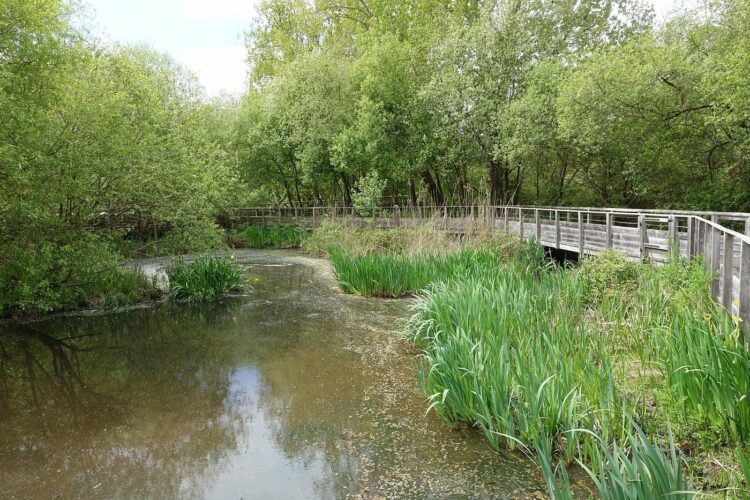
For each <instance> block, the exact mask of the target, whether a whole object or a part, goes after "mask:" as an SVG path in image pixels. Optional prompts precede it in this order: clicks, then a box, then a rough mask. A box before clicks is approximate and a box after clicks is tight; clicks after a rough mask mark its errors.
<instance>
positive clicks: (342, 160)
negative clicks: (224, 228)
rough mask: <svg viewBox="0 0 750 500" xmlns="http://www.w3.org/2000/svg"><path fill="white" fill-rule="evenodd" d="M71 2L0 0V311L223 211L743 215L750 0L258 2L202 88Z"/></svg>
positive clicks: (749, 173) (200, 235)
mask: <svg viewBox="0 0 750 500" xmlns="http://www.w3.org/2000/svg"><path fill="white" fill-rule="evenodd" d="M86 18H87V15H86V8H85V6H84V7H80V6H79V5H78V4H77V3H70V2H66V1H62V0H34V1H28V0H3V1H2V3H1V4H0V117H2V120H1V121H0V249H2V256H1V258H0V297H1V298H0V313H2V312H7V311H8V310H9V309H12V308H20V309H22V310H23V309H27V308H30V307H36V308H41V309H50V308H54V306H55V304H56V302H59V301H60V300H61V299H60V297H61V296H63V295H65V294H66V293H68V291H69V290H70V289H74V288H76V287H80V286H82V285H83V284H86V283H90V282H92V281H96V280H97V279H98V278H97V276H100V275H101V273H105V272H106V271H107V270H108V269H111V268H112V267H113V266H114V265H116V261H117V258H118V256H120V255H127V254H131V253H132V252H133V251H135V250H138V249H144V248H145V249H146V251H148V252H151V253H162V254H172V253H178V252H186V251H201V250H207V249H210V248H215V247H216V246H218V245H220V244H221V243H222V238H223V234H222V232H221V230H220V229H219V226H218V225H217V222H221V220H222V216H223V215H226V214H227V213H229V212H230V211H231V209H232V207H237V206H242V205H245V206H247V205H255V204H272V205H293V206H302V205H313V204H314V205H324V204H337V205H349V204H350V203H352V200H353V198H354V199H356V197H357V195H358V194H360V193H362V192H367V193H370V194H372V193H375V195H376V196H379V195H381V194H382V195H383V197H382V199H381V200H382V202H383V203H388V204H390V203H402V204H403V203H414V204H416V203H421V204H438V205H440V204H445V203H451V204H458V203H467V202H479V203H488V202H492V203H498V204H499V203H524V204H563V205H565V204H567V205H608V206H632V207H658V208H669V207H675V208H695V209H713V210H750V189H749V187H750V80H749V79H748V75H750V37H748V36H747V33H750V1H748V0H723V1H718V2H714V3H711V4H710V5H708V6H707V7H705V8H702V9H700V10H698V11H696V12H684V13H681V14H676V15H674V16H673V17H672V18H671V19H670V20H669V21H668V22H666V23H662V24H659V25H657V24H655V22H654V20H653V14H652V12H651V10H650V8H649V7H647V6H646V5H645V4H644V3H641V2H638V1H635V0H591V1H586V2H579V1H575V0H562V1H559V0H558V1H553V0H532V1H523V2H522V1H520V0H496V1H493V2H484V1H482V2H480V1H476V0H465V1H442V0H441V1H438V0H433V1H425V0H399V1H394V0H319V1H316V2H313V1H305V0H266V1H264V2H263V3H262V4H261V7H260V9H259V14H258V17H257V19H255V20H254V21H253V23H252V25H251V26H249V27H248V31H247V37H246V39H247V47H248V75H249V82H248V91H247V93H246V95H244V96H239V97H225V98H214V99H208V98H207V97H206V96H205V95H204V94H203V92H202V90H201V88H200V85H199V84H198V82H197V80H196V78H195V77H194V76H193V75H192V74H190V73H189V72H188V71H186V70H185V69H184V68H181V67H179V66H178V65H176V64H175V63H174V62H173V61H172V60H170V58H169V57H168V56H166V55H163V54H158V53H154V52H153V51H151V50H149V49H148V48H147V47H130V46H128V47H125V46H116V45H115V46H113V45H112V44H105V43H103V42H101V41H100V40H98V39H97V38H96V37H95V36H94V35H92V34H91V33H90V32H89V31H88V29H87V23H86V21H85V20H86Z"/></svg>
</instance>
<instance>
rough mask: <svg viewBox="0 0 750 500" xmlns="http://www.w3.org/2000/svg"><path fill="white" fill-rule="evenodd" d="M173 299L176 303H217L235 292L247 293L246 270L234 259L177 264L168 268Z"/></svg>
mask: <svg viewBox="0 0 750 500" xmlns="http://www.w3.org/2000/svg"><path fill="white" fill-rule="evenodd" d="M167 276H168V277H169V297H170V298H172V299H173V300H189V301H204V300H214V299H216V298H219V297H221V296H222V295H226V294H228V293H231V292H242V291H244V290H246V288H247V286H246V284H245V269H244V268H243V267H242V266H239V265H237V264H235V263H234V257H199V258H197V259H195V261H193V262H190V263H186V262H184V261H176V262H175V263H174V264H173V265H172V266H171V267H169V268H168V269H167Z"/></svg>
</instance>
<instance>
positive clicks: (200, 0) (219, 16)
mask: <svg viewBox="0 0 750 500" xmlns="http://www.w3.org/2000/svg"><path fill="white" fill-rule="evenodd" d="M258 4H260V0H210V1H206V0H176V1H175V3H174V11H175V13H176V14H177V15H178V16H180V17H182V18H183V19H185V20H189V21H240V22H242V21H244V22H249V21H251V20H252V19H253V17H255V13H256V7H257V5H258Z"/></svg>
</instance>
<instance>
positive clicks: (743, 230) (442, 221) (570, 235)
mask: <svg viewBox="0 0 750 500" xmlns="http://www.w3.org/2000/svg"><path fill="white" fill-rule="evenodd" d="M325 220H337V221H340V222H342V223H345V224H356V225H366V224H375V225H377V226H379V227H410V226H416V225H418V224H423V223H424V222H425V221H426V220H429V221H430V222H431V223H433V224H436V225H439V227H441V228H442V229H444V230H446V231H452V232H456V233H462V232H467V231H470V230H473V229H475V228H479V227H482V228H487V227H489V228H493V229H497V230H503V231H506V232H508V233H510V234H514V235H517V236H520V237H521V238H526V239H535V240H537V241H538V242H539V243H541V244H542V245H545V246H548V247H551V248H557V249H561V250H566V251H572V252H577V253H579V254H581V255H584V254H585V255H596V254H598V253H601V252H603V251H605V250H608V249H612V250H617V251H619V252H622V253H624V254H625V255H627V256H628V257H630V258H632V259H638V260H643V261H650V262H654V263H656V264H658V263H661V262H664V261H665V260H666V259H667V258H668V257H669V256H670V255H679V256H683V257H688V258H695V257H697V256H699V255H702V256H703V259H704V262H705V265H706V269H707V270H708V271H709V272H710V273H711V275H712V276H714V279H713V281H712V282H711V294H712V296H713V297H714V298H715V299H716V300H717V301H718V302H719V303H721V304H722V305H723V306H724V307H725V308H726V309H727V310H728V311H730V312H731V314H732V315H734V316H739V317H740V318H742V319H743V321H744V322H745V325H747V324H748V322H750V214H748V213H736V212H691V211H680V210H674V211H670V210H633V209H618V208H591V207H537V206H518V205H513V206H440V207H436V206H422V207H404V208H401V207H398V206H394V207H389V208H383V209H379V210H378V211H377V212H376V213H375V214H374V215H373V216H372V217H368V218H364V217H359V216H357V214H356V212H355V211H354V209H352V208H351V207H295V208H284V207H280V208H268V207H257V208H242V209H238V210H237V211H236V213H235V215H234V217H233V221H234V222H236V223H247V222H252V223H256V224H261V225H267V224H304V225H307V226H310V227H316V226H318V225H319V224H320V223H321V222H323V221H325Z"/></svg>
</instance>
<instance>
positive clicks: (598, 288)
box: [579, 251, 639, 305]
mask: <svg viewBox="0 0 750 500" xmlns="http://www.w3.org/2000/svg"><path fill="white" fill-rule="evenodd" d="M638 268H639V265H638V264H637V263H635V262H632V261H629V260H628V259H627V257H625V255H624V254H622V253H619V252H614V251H608V252H604V253H602V254H599V255H597V256H596V257H593V258H588V259H586V260H584V262H583V265H581V268H580V271H579V276H580V279H581V282H582V284H583V286H584V287H585V289H586V292H585V298H586V301H587V302H588V303H589V304H590V305H594V304H600V303H601V302H602V301H603V300H604V299H605V298H606V297H607V296H608V295H612V294H615V295H617V296H619V297H627V296H628V295H629V294H631V293H632V292H633V291H634V290H635V288H636V285H637V283H638Z"/></svg>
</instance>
